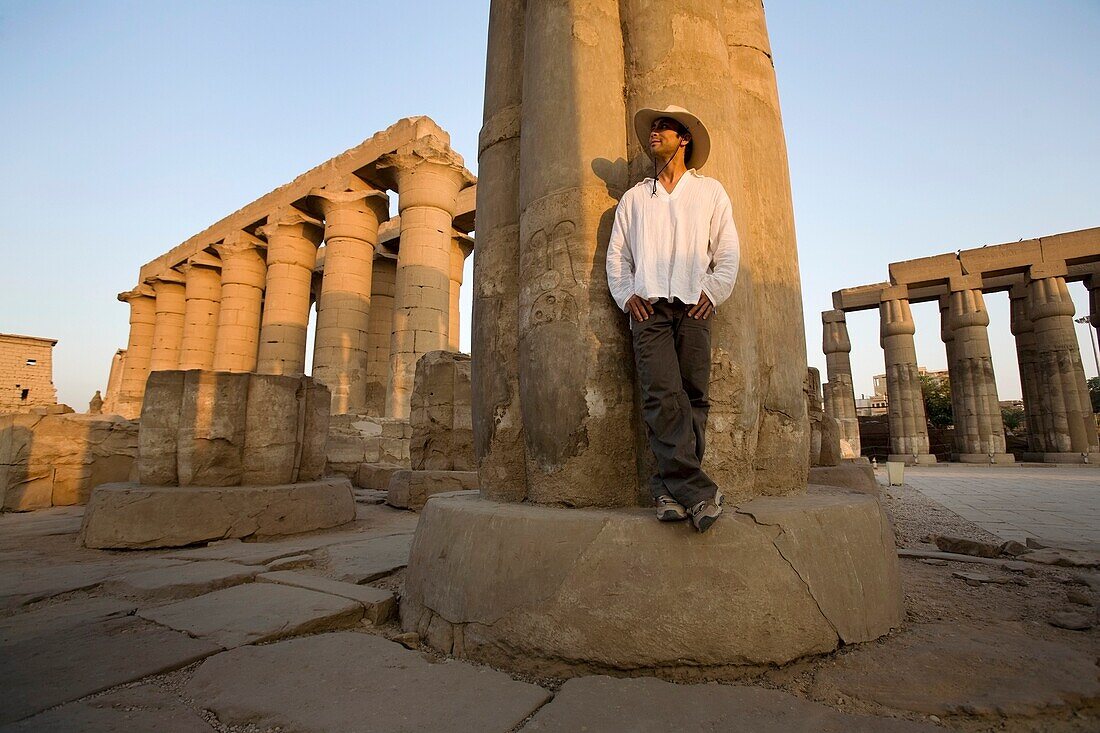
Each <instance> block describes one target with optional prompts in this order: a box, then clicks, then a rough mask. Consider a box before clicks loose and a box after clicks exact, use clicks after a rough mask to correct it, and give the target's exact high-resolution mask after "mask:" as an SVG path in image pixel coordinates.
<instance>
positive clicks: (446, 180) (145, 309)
mask: <svg viewBox="0 0 1100 733" xmlns="http://www.w3.org/2000/svg"><path fill="white" fill-rule="evenodd" d="M426 119H427V118H413V120H414V121H418V120H426ZM429 122H430V121H429ZM392 129H393V128H391V130H392ZM437 129H438V128H437ZM380 134H381V133H380ZM376 137H377V136H376ZM372 140H373V138H372ZM367 142H368V143H369V142H371V140H368V141H367ZM365 145H367V143H364V146H365ZM353 151H354V149H353ZM353 151H349V153H350V152H353ZM347 155H348V154H345V155H344V156H340V157H338V158H336V159H333V161H329V163H328V164H326V165H328V166H329V167H332V164H333V163H336V162H337V161H340V159H341V158H343V157H345V156H347ZM323 167H324V166H322V168H323ZM315 170H318V169H315ZM359 170H360V172H363V171H365V175H366V179H365V178H364V177H361V176H360V175H357V174H355V173H349V174H344V175H339V176H336V177H335V178H333V179H332V180H329V181H327V182H326V183H325V184H324V185H321V186H314V187H311V188H310V189H308V191H306V192H305V195H304V196H302V197H299V198H298V199H296V200H294V201H285V202H283V203H282V204H281V205H279V206H276V207H274V208H272V209H271V210H270V211H268V212H267V213H266V214H265V215H264V216H262V218H260V219H259V220H257V221H256V222H255V223H254V225H252V226H245V227H239V228H232V229H230V230H229V231H225V233H224V234H221V236H219V237H218V238H217V240H216V241H209V242H208V243H206V246H201V245H200V247H199V248H197V249H196V251H194V252H193V253H191V254H189V255H187V256H185V257H183V258H181V259H180V260H179V261H178V262H172V263H171V264H170V266H167V267H164V268H163V269H162V270H160V271H159V272H157V273H156V274H153V275H149V276H146V277H144V278H142V281H141V282H140V283H139V284H138V285H137V286H136V287H135V288H134V289H132V290H130V291H127V292H125V293H121V294H120V295H119V300H121V301H123V302H126V303H128V304H129V305H130V336H129V340H128V343H127V348H126V352H125V358H124V360H123V362H122V369H121V377H120V378H119V379H118V380H117V382H118V387H117V391H116V394H114V395H109V396H108V400H107V401H108V406H107V407H108V409H110V410H111V411H113V412H117V413H119V414H123V415H126V416H127V417H137V416H138V415H139V414H140V411H141V403H142V398H143V395H144V390H145V381H146V379H147V378H148V374H149V373H150V372H152V371H158V370H165V369H213V370H216V371H227V372H257V373H260V374H283V375H292V376H293V375H302V374H304V373H305V370H306V340H307V330H308V324H309V320H310V310H311V308H312V306H313V304H314V303H316V307H317V317H316V329H315V338H314V347H313V368H312V376H313V377H314V378H315V379H317V380H318V381H320V382H322V383H323V384H325V385H326V386H327V387H329V389H330V391H331V392H332V412H333V414H344V413H354V414H367V415H378V416H383V415H384V416H389V417H399V418H405V417H408V413H409V397H410V394H411V391H412V386H413V376H414V372H415V367H416V361H417V360H418V359H419V358H420V356H422V355H423V354H425V353H427V352H429V351H434V350H439V349H448V348H452V349H457V347H458V341H459V333H458V331H459V328H460V319H459V315H458V297H459V288H460V287H461V284H462V269H463V266H464V260H465V258H466V257H467V256H469V254H470V253H471V251H472V249H473V244H472V241H473V240H472V239H471V238H470V237H468V236H467V235H466V234H465V233H464V232H462V231H458V230H456V229H455V228H454V219H455V216H456V213H457V211H458V209H459V204H458V199H459V194H460V192H461V191H462V190H463V189H465V188H468V187H470V186H471V185H472V184H473V183H474V178H473V176H472V175H471V174H470V173H469V171H467V170H466V168H465V167H464V166H463V162H462V158H461V157H460V156H459V155H458V154H457V153H455V152H454V151H452V150H451V148H450V147H449V144H448V142H447V139H446V136H445V133H443V134H442V136H441V135H425V136H420V137H417V138H415V139H413V140H411V141H409V142H408V143H406V144H404V145H401V146H398V147H396V148H395V149H393V150H390V151H388V152H385V153H384V154H381V155H377V156H374V158H373V159H372V160H371V165H370V166H369V168H364V166H359ZM306 175H307V176H308V175H309V174H306ZM303 177H304V176H303ZM314 178H316V176H314ZM288 185H293V184H288ZM390 185H392V188H393V189H394V190H396V191H397V196H398V197H397V203H398V210H399V212H400V218H399V221H398V222H397V225H398V227H399V230H398V233H397V237H396V238H395V241H394V242H393V243H392V244H388V246H385V247H383V246H382V242H381V241H380V228H381V227H382V225H384V224H385V223H386V222H388V221H389V219H390V216H389V196H388V194H387V192H386V190H385V189H386V188H389V187H390ZM284 188H285V187H284ZM281 192H282V189H277V190H276V191H275V192H273V193H272V194H269V195H268V196H269V197H276V198H278V196H277V195H278V194H280V193H281ZM281 198H282V199H286V198H287V196H285V195H284V196H282V197H281ZM391 229H392V227H391ZM322 243H323V244H324V246H323V247H321V245H322ZM393 244H396V247H394V246H393ZM394 250H396V251H394ZM173 252H175V250H173ZM169 255H172V253H169ZM171 259H172V258H171V257H169V260H171Z"/></svg>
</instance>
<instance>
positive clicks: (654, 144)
mask: <svg viewBox="0 0 1100 733" xmlns="http://www.w3.org/2000/svg"><path fill="white" fill-rule="evenodd" d="M685 133H686V131H685V130H684V128H683V127H682V126H681V125H680V123H679V122H677V121H676V120H674V119H671V118H669V117H658V118H657V119H655V120H654V121H653V124H652V125H650V128H649V152H650V154H651V155H654V156H657V157H659V158H663V159H668V158H670V157H672V156H673V155H675V154H676V149H677V148H679V147H680V144H681V142H684V143H686V141H687V140H688V139H690V138H687V137H685Z"/></svg>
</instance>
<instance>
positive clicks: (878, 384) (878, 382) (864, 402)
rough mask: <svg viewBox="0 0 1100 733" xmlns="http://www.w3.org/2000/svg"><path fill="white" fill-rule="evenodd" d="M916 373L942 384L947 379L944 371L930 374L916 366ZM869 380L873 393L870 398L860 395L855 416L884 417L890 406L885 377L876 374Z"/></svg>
mask: <svg viewBox="0 0 1100 733" xmlns="http://www.w3.org/2000/svg"><path fill="white" fill-rule="evenodd" d="M917 373H918V374H920V375H921V376H928V377H932V378H933V379H939V380H942V381H944V382H946V381H948V379H949V377H948V373H947V370H946V369H940V370H937V371H934V372H930V371H928V368H927V367H922V366H918V367H917ZM871 380H872V383H873V386H874V388H875V393H874V394H873V395H872V396H870V397H868V396H867V395H860V397H859V399H857V400H856V415H857V416H859V417H873V416H875V415H885V414H886V413H887V408H888V407H889V406H890V398H889V397H888V396H887V394H886V375H885V374H876V375H875V376H873V377H871Z"/></svg>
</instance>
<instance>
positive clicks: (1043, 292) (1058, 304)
mask: <svg viewBox="0 0 1100 733" xmlns="http://www.w3.org/2000/svg"><path fill="white" fill-rule="evenodd" d="M1074 312H1075V309H1074V306H1073V298H1072V297H1070V294H1069V288H1068V287H1067V286H1066V280H1065V278H1064V277H1060V276H1052V277H1044V278H1039V279H1032V280H1031V282H1030V283H1029V284H1028V317H1029V318H1031V320H1032V321H1038V320H1041V319H1044V318H1051V317H1054V316H1072V315H1073V314H1074Z"/></svg>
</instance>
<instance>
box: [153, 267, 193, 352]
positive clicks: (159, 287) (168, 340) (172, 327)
mask: <svg viewBox="0 0 1100 733" xmlns="http://www.w3.org/2000/svg"><path fill="white" fill-rule="evenodd" d="M151 282H152V285H153V291H154V292H155V293H156V296H157V321H156V327H155V328H154V330H153V353H152V355H151V356H150V357H149V370H150V371H153V372H158V371H162V370H164V369H177V368H178V367H179V363H180V347H181V346H182V345H183V314H184V310H185V309H186V304H187V295H186V289H185V287H184V280H183V275H181V274H179V273H178V272H176V271H175V270H167V271H165V272H162V273H161V274H160V275H158V276H157V277H156V278H153V279H152V280H151Z"/></svg>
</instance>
